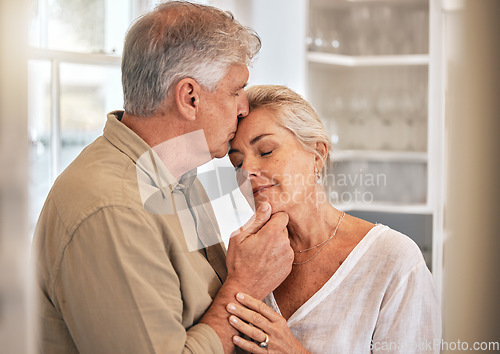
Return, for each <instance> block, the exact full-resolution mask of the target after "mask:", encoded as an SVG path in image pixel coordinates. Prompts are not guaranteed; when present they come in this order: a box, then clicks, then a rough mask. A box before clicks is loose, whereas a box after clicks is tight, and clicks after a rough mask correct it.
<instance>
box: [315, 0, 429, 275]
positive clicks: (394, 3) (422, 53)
mask: <svg viewBox="0 0 500 354" xmlns="http://www.w3.org/2000/svg"><path fill="white" fill-rule="evenodd" d="M429 6H430V3H429V1H428V0H371V1H347V0H309V1H308V5H307V10H308V14H307V25H306V38H305V46H306V67H307V79H306V81H307V82H306V87H307V89H306V90H307V94H306V96H307V98H308V99H309V101H310V102H311V103H312V104H313V106H314V107H315V109H316V110H317V111H318V113H319V115H320V117H321V119H322V120H323V122H324V124H325V126H326V128H327V130H328V133H329V135H330V138H331V141H332V144H333V150H332V154H331V162H330V166H329V169H328V176H327V188H328V193H329V197H330V201H331V202H332V203H333V204H334V205H335V206H336V207H338V208H339V209H342V210H345V211H348V212H349V213H350V214H352V215H356V216H360V217H363V218H365V219H368V220H370V221H373V222H379V223H383V224H387V225H389V226H391V227H393V228H395V229H397V230H399V231H401V232H403V233H406V234H408V235H409V236H410V237H412V238H413V239H414V240H415V241H416V242H417V244H418V245H419V246H420V247H421V249H422V251H423V254H424V257H425V258H426V261H427V263H428V265H429V266H430V267H431V266H432V244H433V240H432V237H433V216H434V215H433V206H432V205H431V204H432V203H431V200H430V198H429V193H430V191H431V190H432V188H430V186H429V184H430V183H432V181H431V180H430V166H429V152H430V150H429V146H430V144H429V136H430V134H429V131H430V129H431V128H432V127H431V126H430V125H429V121H430V120H431V119H433V118H434V116H433V112H432V111H431V110H430V107H429V104H428V97H429V93H430V92H429V83H430V81H429V64H430V62H431V60H430V58H431V56H430V51H429V48H430V46H429V37H430V36H429V28H430V22H429V19H430V9H429Z"/></svg>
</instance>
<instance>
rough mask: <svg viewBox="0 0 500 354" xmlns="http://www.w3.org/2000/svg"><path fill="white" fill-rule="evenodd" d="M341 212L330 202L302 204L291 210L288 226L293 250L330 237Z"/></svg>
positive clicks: (314, 244) (305, 247) (304, 247)
mask: <svg viewBox="0 0 500 354" xmlns="http://www.w3.org/2000/svg"><path fill="white" fill-rule="evenodd" d="M341 213H342V212H340V211H338V210H337V209H335V208H334V207H333V206H331V205H330V203H328V202H325V203H311V205H309V204H302V205H301V206H300V207H297V208H296V209H294V210H291V211H289V217H290V221H289V222H288V227H287V228H288V237H289V238H290V245H291V246H292V248H293V250H294V251H300V250H305V249H307V248H310V247H313V246H316V245H317V244H319V243H321V242H323V241H325V240H326V239H328V238H329V237H330V236H331V235H332V233H333V231H334V230H335V227H336V226H337V222H338V220H339V217H340V215H341Z"/></svg>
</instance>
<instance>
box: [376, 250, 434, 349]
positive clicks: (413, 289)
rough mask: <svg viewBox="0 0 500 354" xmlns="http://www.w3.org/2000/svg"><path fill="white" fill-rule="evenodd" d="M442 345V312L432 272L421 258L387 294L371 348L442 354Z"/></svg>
mask: <svg viewBox="0 0 500 354" xmlns="http://www.w3.org/2000/svg"><path fill="white" fill-rule="evenodd" d="M440 348H441V311H440V307H439V303H438V300H437V296H436V292H435V288H434V283H433V279H432V275H431V273H430V272H429V270H428V269H427V266H426V264H425V262H424V260H423V259H422V261H421V262H419V263H418V264H416V265H415V266H413V268H411V270H410V271H409V272H408V274H407V276H406V277H403V278H402V279H401V280H399V283H398V284H396V285H395V287H394V290H393V291H392V292H391V293H387V294H385V299H384V301H383V303H382V306H381V309H380V313H379V317H378V320H377V324H376V327H375V331H374V334H373V341H372V345H371V350H372V352H373V353H376V352H379V351H380V352H384V353H388V352H403V353H439V352H440Z"/></svg>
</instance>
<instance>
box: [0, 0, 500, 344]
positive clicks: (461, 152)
mask: <svg viewBox="0 0 500 354" xmlns="http://www.w3.org/2000/svg"><path fill="white" fill-rule="evenodd" d="M158 2H159V1H154V0H127V1H123V0H85V1H84V0H18V1H16V2H12V1H9V0H0V4H1V5H0V6H1V7H0V18H1V21H0V25H1V27H0V35H1V40H0V46H1V48H0V50H1V51H0V53H1V54H0V73H1V74H0V166H1V173H0V197H1V200H0V352H1V353H4V352H5V353H31V352H33V350H34V345H33V333H34V331H35V330H36V328H34V325H33V321H32V318H31V315H32V312H33V311H32V305H31V302H30V299H29V297H30V294H31V293H32V292H31V289H30V288H29V287H30V285H29V284H30V283H29V278H30V276H31V271H30V263H29V260H30V255H29V253H30V243H31V237H32V232H33V229H34V227H35V224H36V220H37V217H38V214H39V213H40V210H41V207H42V206H43V202H44V200H45V198H46V196H47V193H48V191H49V189H50V187H51V185H52V183H53V182H54V180H55V178H56V177H57V176H58V175H59V174H60V173H61V172H62V171H63V170H64V168H66V167H67V165H68V164H69V163H70V162H71V161H72V160H73V159H74V158H75V157H76V156H77V155H78V154H79V152H80V151H81V150H82V149H83V148H84V147H85V146H86V145H88V144H89V143H90V142H92V141H93V140H94V139H95V138H96V137H98V136H99V135H101V133H102V128H103V126H104V123H105V119H106V117H105V116H106V113H108V112H109V111H111V110H115V109H121V108H122V106H123V103H122V91H121V81H120V55H121V50H122V46H123V39H124V36H125V33H126V31H127V29H128V27H129V26H130V24H131V23H132V21H133V19H135V18H137V17H138V16H140V15H141V14H142V13H144V12H145V11H147V10H149V9H151V8H153V7H154V6H155V4H156V3H158ZM198 2H200V3H205V4H211V5H214V6H217V7H220V8H222V9H225V10H229V11H231V12H232V13H233V14H234V15H235V17H236V18H237V19H238V20H239V21H240V22H241V23H243V24H245V25H247V26H250V27H252V28H254V29H255V30H256V31H257V33H258V34H259V35H260V37H261V39H262V43H263V46H262V51H261V53H260V54H259V57H258V59H257V61H256V62H255V63H254V65H253V67H252V68H251V70H250V73H251V74H250V82H249V83H250V84H282V85H287V86H288V87H290V88H292V89H294V90H295V91H297V92H299V93H300V94H302V95H303V96H304V97H305V98H307V99H308V100H309V101H310V102H311V103H312V104H313V106H314V107H315V109H316V110H317V112H318V113H319V115H320V117H321V119H322V120H323V123H324V124H325V126H326V128H327V130H328V133H329V135H330V138H331V140H332V143H333V147H334V148H333V152H332V156H331V160H332V163H331V166H329V170H328V177H327V190H328V194H329V197H330V200H331V202H332V203H333V204H334V205H335V206H336V207H337V208H339V209H342V210H345V211H346V212H349V213H350V214H352V215H356V216H360V217H362V218H365V219H367V220H370V221H373V222H379V223H384V224H387V225H389V226H391V227H393V228H395V229H397V230H399V231H401V232H403V233H406V234H407V235H409V236H410V237H412V238H413V239H414V240H415V241H416V242H417V244H418V245H419V246H420V248H421V250H422V252H423V254H424V257H425V259H426V261H427V264H428V266H429V268H430V269H431V270H432V273H433V276H434V280H435V283H436V288H437V290H438V295H439V299H440V301H441V304H442V310H443V326H444V330H443V335H444V341H445V342H447V343H450V344H451V345H448V346H447V347H446V346H445V345H443V352H448V351H453V350H452V349H453V344H452V343H455V345H456V343H457V341H460V342H466V343H468V345H469V349H471V347H472V345H473V343H474V342H485V343H489V342H500V324H499V318H500V305H499V304H498V300H497V299H498V297H499V295H500V277H498V275H497V270H498V269H499V268H500V257H498V256H497V255H498V253H499V251H500V238H499V237H498V236H497V233H496V228H495V226H496V223H495V220H496V217H497V214H498V213H499V211H500V209H499V208H498V206H497V204H498V202H499V200H500V188H499V187H498V185H497V183H498V181H500V167H499V166H500V164H499V158H498V153H499V151H500V146H499V145H500V144H499V139H497V135H499V134H500V123H499V122H500V100H499V98H500V97H499V93H500V87H499V86H500V84H499V82H500V69H499V67H498V65H499V63H500V47H499V45H498V43H500V21H498V18H499V17H500V1H497V0H206V1H198ZM214 166H215V167H227V166H228V161H227V159H221V160H219V161H214V162H213V165H211V167H210V168H213V167H214ZM205 168H207V167H205ZM235 200H236V202H237V203H236V204H238V203H240V204H241V203H244V202H243V201H241V200H239V199H238V198H233V199H232V200H227V199H226V200H224V199H221V200H217V201H214V208H215V209H216V214H217V216H218V218H219V221H220V224H221V229H222V233H223V237H225V239H226V240H227V238H228V235H229V233H230V232H231V231H232V230H233V229H234V228H235V225H237V224H238V223H240V222H242V221H244V219H245V218H246V217H248V215H250V213H251V210H248V209H244V208H243V207H241V208H243V209H242V210H240V211H239V212H238V210H233V205H234V202H235ZM228 205H229V210H228ZM238 205H239V204H238ZM236 209H238V208H236ZM228 215H234V217H231V218H229V217H228ZM457 348H459V347H455V350H457ZM459 349H462V350H463V349H464V347H462V348H459ZM480 349H490V350H491V351H492V352H493V351H494V350H492V348H491V347H490V348H488V347H487V346H483V347H482V348H480Z"/></svg>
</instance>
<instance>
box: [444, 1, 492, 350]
mask: <svg viewBox="0 0 500 354" xmlns="http://www.w3.org/2000/svg"><path fill="white" fill-rule="evenodd" d="M447 3H448V5H453V4H450V3H452V2H451V1H447ZM453 3H454V5H464V7H463V8H462V9H457V7H454V8H451V7H450V11H449V12H448V13H447V14H446V16H445V17H446V18H445V19H446V26H445V30H446V31H445V32H446V43H447V53H448V55H447V58H446V59H447V67H448V70H447V78H448V80H447V92H446V133H447V144H446V145H447V160H446V161H447V181H446V186H447V190H446V192H447V197H446V201H445V243H444V257H443V266H444V269H443V280H444V281H443V285H444V286H443V312H444V340H445V341H447V342H456V341H457V340H460V341H461V342H467V343H468V344H469V345H470V346H472V345H473V343H474V342H476V341H496V342H497V343H498V342H499V341H500V301H499V299H500V276H499V275H498V272H499V270H500V256H499V254H500V234H499V231H498V218H499V215H500V207H499V203H500V187H499V185H498V183H499V182H500V164H499V162H500V158H499V153H500V139H499V137H498V135H499V134H500V80H499V79H500V47H499V43H500V21H498V19H499V18H500V1H497V0H481V1H477V0H465V1H453ZM449 349H451V348H449ZM444 352H452V350H448V351H446V350H445V351H444Z"/></svg>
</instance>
